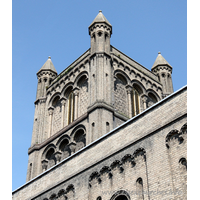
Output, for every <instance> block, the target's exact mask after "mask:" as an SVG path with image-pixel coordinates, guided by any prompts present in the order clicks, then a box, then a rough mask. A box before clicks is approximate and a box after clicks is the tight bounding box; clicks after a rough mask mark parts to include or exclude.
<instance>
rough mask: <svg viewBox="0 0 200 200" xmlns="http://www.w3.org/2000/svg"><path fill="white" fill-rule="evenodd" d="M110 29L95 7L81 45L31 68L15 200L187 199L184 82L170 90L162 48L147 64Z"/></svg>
mask: <svg viewBox="0 0 200 200" xmlns="http://www.w3.org/2000/svg"><path fill="white" fill-rule="evenodd" d="M111 34H112V26H111V24H110V23H109V22H108V20H107V19H106V18H105V17H104V15H103V14H102V12H101V11H100V12H99V13H98V15H97V16H96V18H95V19H94V21H93V22H92V24H91V25H90V26H89V35H90V37H91V47H90V48H89V49H88V50H87V51H86V52H85V53H83V54H82V55H81V56H80V57H79V58H78V59H77V60H75V61H74V62H73V63H72V64H70V65H69V66H68V67H67V68H66V69H64V70H63V71H62V72H61V73H60V74H58V75H57V72H56V70H55V68H54V66H53V63H52V61H51V58H50V57H49V58H48V60H47V61H46V63H45V64H44V65H43V67H42V68H41V69H40V70H39V72H38V73H37V77H38V88H37V96H36V101H35V116H34V126H33V135H32V143H31V147H30V148H29V150H28V154H29V161H28V170H27V183H26V184H24V185H23V186H22V187H20V188H18V189H17V190H15V191H14V192H13V200H21V199H34V200H55V199H57V200H58V199H59V200H61V199H70V200H77V199H78V200H83V199H84V200H86V199H88V200H102V199H107V200H131V199H141V200H144V199H186V195H187V88H186V87H184V88H181V89H180V90H178V91H177V92H175V93H173V94H171V93H172V92H173V87H172V79H171V73H172V67H171V66H170V65H169V63H168V62H167V61H166V60H165V59H164V58H163V57H162V55H161V54H160V53H159V54H158V57H157V58H156V61H155V63H154V64H153V67H152V70H151V71H150V70H148V69H147V68H145V67H144V66H142V65H141V64H139V63H138V62H136V61H134V60H133V59H131V58H130V57H128V56H127V55H125V54H124V53H122V52H121V51H119V50H118V49H116V48H115V47H113V46H112V45H110V36H111ZM169 94H171V95H169ZM166 96H167V97H166ZM158 169H159V170H158ZM130 191H131V192H130ZM152 191H153V192H152Z"/></svg>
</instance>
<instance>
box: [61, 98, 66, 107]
mask: <svg viewBox="0 0 200 200" xmlns="http://www.w3.org/2000/svg"><path fill="white" fill-rule="evenodd" d="M66 101H67V100H66V98H64V97H62V98H61V99H60V102H61V104H62V106H64V105H65V104H66Z"/></svg>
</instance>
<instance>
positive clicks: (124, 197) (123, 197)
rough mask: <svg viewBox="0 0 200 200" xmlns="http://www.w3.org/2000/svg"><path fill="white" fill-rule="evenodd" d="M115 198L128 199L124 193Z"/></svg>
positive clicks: (119, 199) (118, 199)
mask: <svg viewBox="0 0 200 200" xmlns="http://www.w3.org/2000/svg"><path fill="white" fill-rule="evenodd" d="M115 200H128V198H127V197H126V196H125V195H120V196H118V197H117V198H116V199H115Z"/></svg>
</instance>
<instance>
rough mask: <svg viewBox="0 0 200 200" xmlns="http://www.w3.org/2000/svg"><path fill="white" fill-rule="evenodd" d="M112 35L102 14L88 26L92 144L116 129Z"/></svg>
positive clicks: (89, 110)
mask: <svg viewBox="0 0 200 200" xmlns="http://www.w3.org/2000/svg"><path fill="white" fill-rule="evenodd" d="M111 34H112V25H111V24H110V23H109V22H108V20H107V19H106V18H105V16H104V15H103V13H102V11H101V10H100V11H99V13H98V15H97V16H96V18H95V19H94V20H93V22H92V23H91V24H90V26H89V35H90V38H91V48H90V53H91V55H90V73H89V76H90V80H91V81H90V85H91V86H90V97H89V98H90V104H89V107H88V113H89V123H90V125H89V129H90V139H89V140H90V142H92V141H94V140H96V139H97V138H99V137H100V136H102V135H103V134H105V133H106V132H109V130H111V129H113V115H112V110H113V106H112V82H113V78H112V76H111V74H112V67H111V56H110V37H111ZM105 83H106V84H105ZM108 108H109V109H108ZM110 128H111V129H110Z"/></svg>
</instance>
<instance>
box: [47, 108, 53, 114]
mask: <svg viewBox="0 0 200 200" xmlns="http://www.w3.org/2000/svg"><path fill="white" fill-rule="evenodd" d="M53 111H54V108H53V107H49V108H48V113H49V115H53Z"/></svg>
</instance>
